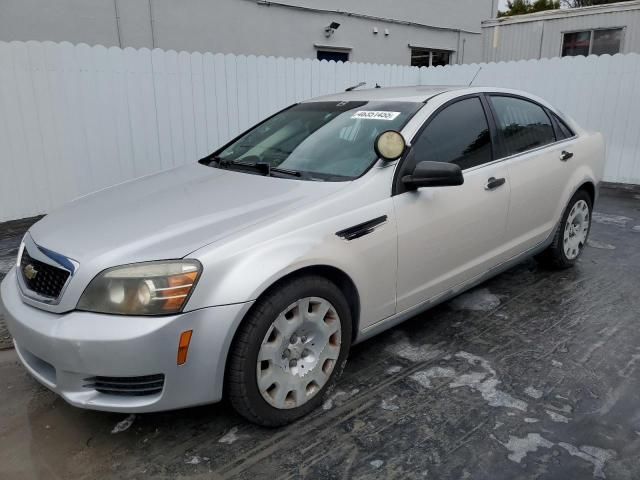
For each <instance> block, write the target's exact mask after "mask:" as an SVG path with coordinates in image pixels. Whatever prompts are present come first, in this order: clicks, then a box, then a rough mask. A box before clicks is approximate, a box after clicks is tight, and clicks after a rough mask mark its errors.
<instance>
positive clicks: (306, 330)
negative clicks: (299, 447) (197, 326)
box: [225, 276, 352, 427]
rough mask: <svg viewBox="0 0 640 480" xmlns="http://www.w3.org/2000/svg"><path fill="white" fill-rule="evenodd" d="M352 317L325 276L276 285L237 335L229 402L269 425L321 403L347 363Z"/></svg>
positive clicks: (229, 376)
mask: <svg viewBox="0 0 640 480" xmlns="http://www.w3.org/2000/svg"><path fill="white" fill-rule="evenodd" d="M327 308H328V310H327V312H326V313H323V312H324V310H325V309H327ZM305 311H306V313H305ZM336 321H337V324H336ZM351 322H352V320H351V313H350V309H349V305H348V303H347V301H346V299H345V297H344V295H343V294H342V292H341V291H340V289H339V288H338V287H337V286H336V285H335V284H333V283H332V282H331V281H329V280H327V279H326V278H324V277H320V276H303V277H297V278H293V279H291V280H287V281H285V282H283V283H281V284H278V285H276V286H275V287H274V288H271V289H270V290H269V291H267V293H266V294H264V295H263V296H262V297H260V298H259V299H258V300H257V301H256V303H255V305H253V307H252V308H251V310H250V311H249V313H248V314H247V316H246V317H245V318H244V320H243V322H242V324H241V325H240V328H239V330H238V332H237V334H236V336H235V338H234V341H233V344H232V347H231V350H230V354H229V358H228V361H227V374H226V386H225V390H226V392H227V395H228V398H229V400H230V403H231V405H232V406H233V407H234V409H235V410H236V411H237V412H238V413H239V414H240V415H242V416H243V417H245V418H246V419H248V420H250V421H251V422H254V423H256V424H259V425H262V426H266V427H276V426H281V425H286V424H288V423H291V422H293V421H295V420H297V419H298V418H300V417H303V416H304V415H307V414H308V413H309V412H311V411H313V410H314V409H316V408H318V407H319V406H320V405H322V403H323V402H324V401H325V400H326V399H327V398H328V396H329V395H330V393H331V391H332V389H333V388H334V386H335V383H336V381H337V379H338V377H339V376H340V375H341V373H342V371H343V370H344V366H345V364H346V360H347V355H348V353H349V348H350V346H351V331H352V323H351ZM292 332H293V333H292ZM314 339H315V342H314ZM323 342H325V344H324V346H323ZM336 345H337V347H336ZM336 348H337V350H336ZM329 357H332V358H329ZM305 367H306V370H305ZM323 380H324V381H323ZM270 382H273V384H272V385H268V384H269V383H270ZM289 389H291V390H290V391H289Z"/></svg>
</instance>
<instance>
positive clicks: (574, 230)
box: [562, 200, 590, 260]
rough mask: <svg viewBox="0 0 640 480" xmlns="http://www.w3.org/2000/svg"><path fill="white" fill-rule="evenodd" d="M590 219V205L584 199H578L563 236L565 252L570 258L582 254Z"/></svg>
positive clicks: (572, 258) (571, 211)
mask: <svg viewBox="0 0 640 480" xmlns="http://www.w3.org/2000/svg"><path fill="white" fill-rule="evenodd" d="M589 221H590V215H589V205H587V202H585V201H584V200H578V201H577V202H576V203H574V204H573V207H571V210H570V211H569V216H568V217H567V221H566V222H565V224H564V233H563V236H562V247H563V250H564V254H565V256H566V257H567V258H568V259H569V260H574V259H575V258H577V257H578V255H580V252H581V251H582V248H583V247H584V244H585V243H586V241H587V235H588V233H589Z"/></svg>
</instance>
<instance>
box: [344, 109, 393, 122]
mask: <svg viewBox="0 0 640 480" xmlns="http://www.w3.org/2000/svg"><path fill="white" fill-rule="evenodd" d="M398 115H400V112H385V111H381V110H369V111H364V110H361V111H359V112H356V113H354V114H353V116H352V117H351V118H365V119H369V120H395V118H396V117H397V116H398Z"/></svg>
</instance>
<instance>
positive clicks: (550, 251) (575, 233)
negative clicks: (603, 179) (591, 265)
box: [539, 190, 592, 268]
mask: <svg viewBox="0 0 640 480" xmlns="http://www.w3.org/2000/svg"><path fill="white" fill-rule="evenodd" d="M591 209H592V200H591V197H590V196H589V195H588V194H587V192H585V191H584V190H580V191H578V192H576V194H575V195H574V196H573V197H572V198H571V200H570V201H569V204H568V205H567V208H566V209H565V212H564V214H563V216H562V221H561V222H560V226H559V227H558V230H557V231H556V233H555V235H554V238H553V242H552V243H551V245H550V246H549V248H547V250H545V251H544V252H543V253H542V254H541V255H540V257H539V258H540V260H541V261H542V262H543V263H545V264H547V265H549V266H551V267H555V268H567V267H571V266H573V265H574V264H575V263H576V261H577V260H578V257H579V256H580V254H581V253H582V250H583V249H584V246H585V245H586V244H587V238H588V236H589V231H590V229H591Z"/></svg>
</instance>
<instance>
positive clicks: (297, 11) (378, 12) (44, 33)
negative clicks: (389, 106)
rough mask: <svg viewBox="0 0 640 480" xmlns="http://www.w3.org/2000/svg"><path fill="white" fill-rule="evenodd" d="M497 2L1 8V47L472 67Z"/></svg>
mask: <svg viewBox="0 0 640 480" xmlns="http://www.w3.org/2000/svg"><path fill="white" fill-rule="evenodd" d="M496 12H497V0H456V1H455V2H451V0H396V1H390V0H323V1H322V2H318V1H313V0H280V1H267V0H56V1H51V0H0V40H4V41H11V40H43V41H44V40H52V41H56V42H59V41H65V40H66V41H69V42H72V43H80V42H84V43H88V44H90V45H94V44H102V45H105V46H113V45H116V46H120V47H128V46H131V47H148V48H154V47H158V48H162V49H175V50H187V51H201V52H205V51H209V52H220V53H236V54H257V55H260V54H261V55H275V56H284V57H301V58H319V59H328V60H330V59H333V60H350V61H354V62H372V63H390V64H400V65H411V64H413V65H420V66H424V65H426V66H428V65H443V64H459V63H471V62H479V61H481V60H482V58H483V43H482V31H481V22H482V20H484V19H487V18H492V17H494V16H495V14H496Z"/></svg>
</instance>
